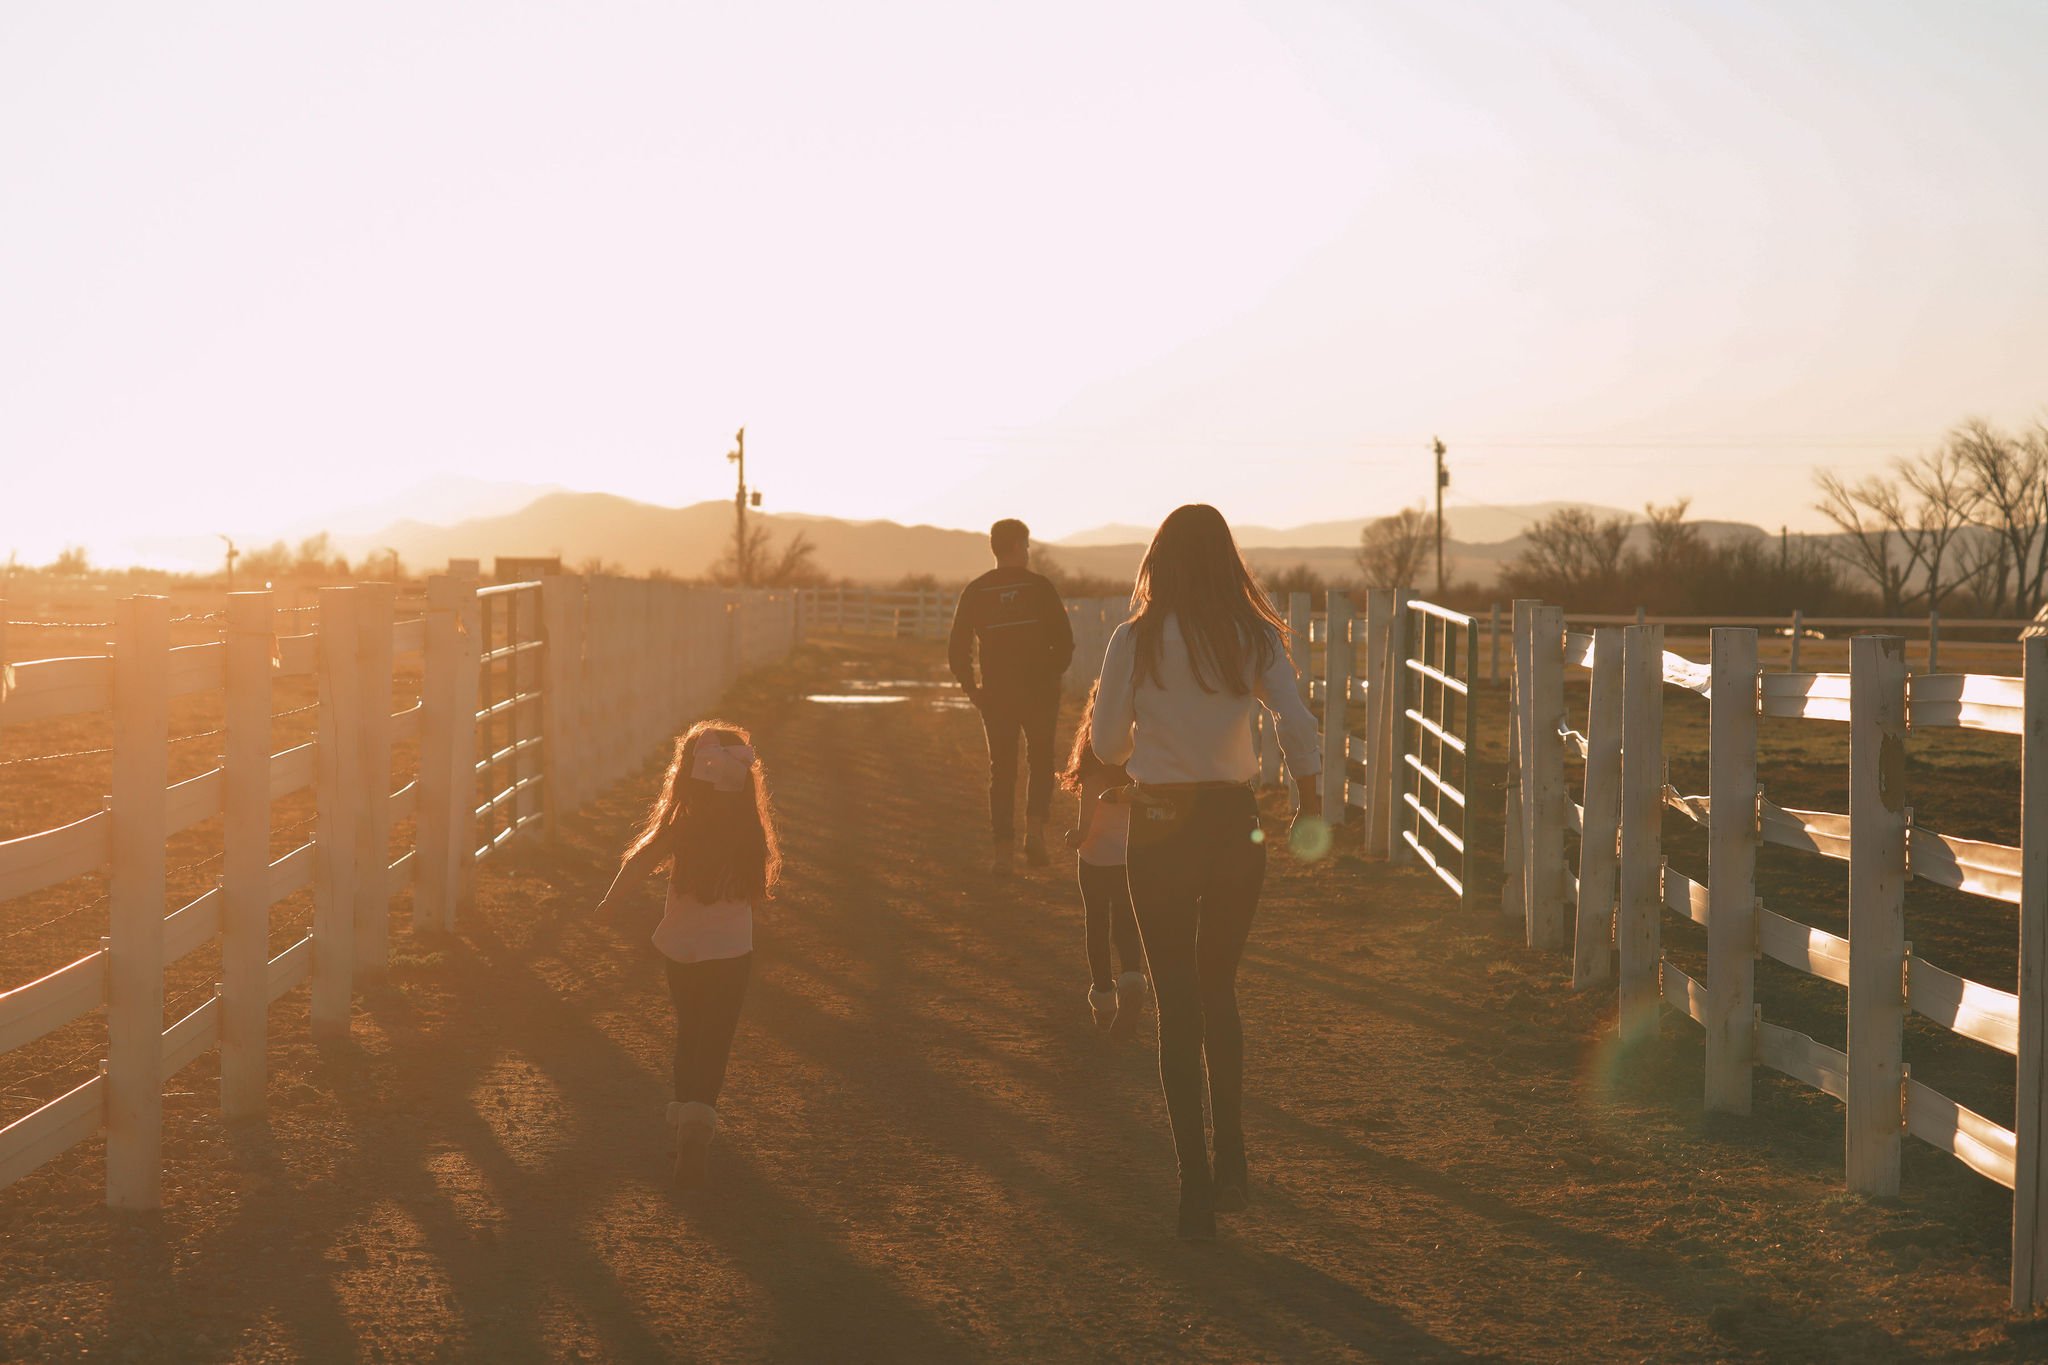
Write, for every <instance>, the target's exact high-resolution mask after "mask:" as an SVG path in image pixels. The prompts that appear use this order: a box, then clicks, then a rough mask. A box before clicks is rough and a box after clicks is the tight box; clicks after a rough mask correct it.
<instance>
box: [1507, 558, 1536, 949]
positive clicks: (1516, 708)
mask: <svg viewBox="0 0 2048 1365" xmlns="http://www.w3.org/2000/svg"><path fill="white" fill-rule="evenodd" d="M1533 605H1535V604H1534V603H1533V602H1532V601H1530V600H1529V599H1527V598H1517V599H1516V600H1515V601H1514V603H1513V604H1512V605H1511V606H1510V608H1509V611H1510V619H1509V630H1510V632H1511V636H1510V640H1509V649H1510V653H1509V656H1508V757H1507V780H1506V782H1505V783H1503V784H1502V791H1503V793H1504V796H1505V799H1504V800H1503V801H1502V803H1501V820H1500V827H1501V838H1500V863H1501V875H1500V912H1501V913H1502V914H1503V915H1506V916H1507V917H1508V918H1510V919H1517V920H1521V921H1523V922H1524V923H1525V924H1526V923H1527V922H1528V907H1527V904H1526V896H1525V892H1524V887H1523V882H1524V880H1525V878H1526V877H1527V876H1528V874H1527V872H1525V871H1524V870H1523V862H1524V860H1523V856H1522V825H1523V818H1524V815H1525V812H1524V811H1523V809H1522V794H1523V793H1522V772H1523V769H1524V768H1525V767H1526V765H1527V757H1526V755H1525V753H1524V751H1523V744H1522V685H1523V681H1524V679H1526V678H1527V677H1528V672H1529V669H1528V665H1527V663H1525V662H1524V660H1523V654H1524V649H1523V645H1522V641H1523V639H1524V638H1525V637H1526V636H1527V634H1528V631H1529V622H1528V616H1529V608H1530V607H1531V606H1533Z"/></svg>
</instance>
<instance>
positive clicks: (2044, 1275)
mask: <svg viewBox="0 0 2048 1365" xmlns="http://www.w3.org/2000/svg"><path fill="white" fill-rule="evenodd" d="M2022 649H2023V652H2024V655H2025V660H2026V663H2025V670H2026V712H2025V716H2026V719H2025V722H2024V725H2023V727H2022V728H2023V738H2022V740H2021V748H2020V973H2019V994H2020V1027H2019V1060H2018V1069H2017V1072H2016V1075H2015V1084H2014V1087H2013V1089H2014V1091H2015V1105H2014V1108H2015V1115H2014V1122H2013V1139H2014V1140H2013V1203H2012V1306H2013V1311H2015V1312H2021V1313H2023V1312H2027V1311H2029V1310H2030V1309H2032V1308H2033V1307H2034V1306H2035V1305H2036V1304H2038V1303H2040V1302H2042V1301H2043V1300H2044V1299H2048V638H2041V637H2037V638H2035V639H2031V640H2027V641H2024V642H2023V644H2022Z"/></svg>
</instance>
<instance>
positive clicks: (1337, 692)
mask: <svg viewBox="0 0 2048 1365" xmlns="http://www.w3.org/2000/svg"><path fill="white" fill-rule="evenodd" d="M1350 699H1351V594H1350V593H1348V592H1346V591H1344V590H1343V589H1342V588H1332V589H1330V592H1329V596H1328V597H1327V599H1325V605H1324V607H1323V818H1324V819H1325V820H1328V821H1329V822H1330V824H1331V826H1332V827H1335V826H1338V825H1341V824H1343V823H1344V817H1345V815H1346V814H1347V813H1348V812H1347V810H1346V807H1345V804H1344V776H1345V773H1346V771H1347V770H1348V768H1349V764H1350V759H1349V757H1348V756H1347V755H1346V754H1345V751H1344V744H1345V739H1346V737H1347V735H1348V733H1349V729H1348V726H1347V724H1346V720H1347V712H1348V709H1349V708H1348V703H1349V702H1350Z"/></svg>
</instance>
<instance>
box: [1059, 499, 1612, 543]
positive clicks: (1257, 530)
mask: <svg viewBox="0 0 2048 1365" xmlns="http://www.w3.org/2000/svg"><path fill="white" fill-rule="evenodd" d="M1572 506H1585V507H1586V510H1587V511H1589V512H1591V513H1593V514H1594V515H1595V516H1599V517H1621V516H1629V515H1631V514H1630V513H1627V512H1622V511H1619V510H1618V509H1616V508H1612V507H1593V506H1590V505H1588V504H1574V503H1568V502H1534V503H1528V504H1526V505H1523V506H1519V507H1447V508H1445V509H1444V537H1445V539H1446V540H1457V541H1463V542H1467V543H1470V544H1475V545H1486V544H1493V543H1495V542H1498V541H1503V540H1513V539H1515V538H1516V537H1517V536H1519V535H1521V534H1522V533H1523V532H1524V531H1527V530H1528V529H1529V528H1530V527H1531V526H1534V525H1535V524H1536V523H1537V522H1539V521H1541V520H1543V518H1545V517H1547V516H1549V515H1550V514H1551V513H1552V512H1555V511H1557V510H1558V509H1559V508H1561V507H1572ZM1377 520H1379V518H1378V517H1350V518H1346V519H1345V520H1342V521H1316V522H1310V523H1309V524H1308V525H1306V526H1290V527H1284V528H1275V527H1271V526H1236V527H1233V528H1232V529H1233V530H1234V531H1235V532H1236V533H1237V543H1238V544H1239V545H1240V546H1242V547H1244V548H1245V549H1248V550H1251V549H1301V548H1309V547H1318V546H1332V545H1347V546H1348V545H1356V544H1357V543H1358V536H1359V533H1360V532H1361V531H1363V530H1364V529H1365V528H1366V527H1367V526H1368V525H1370V524H1371V523H1373V522H1375V521H1377ZM1152 529H1153V528H1152V527H1150V526H1132V525H1128V524H1112V525H1108V526H1097V527H1095V528H1094V529H1092V530H1088V531H1079V532H1076V533H1075V534H1073V535H1071V536H1065V537H1063V538H1061V539H1060V540H1057V541H1055V542H1053V543H1054V544H1056V545H1063V546H1070V547H1076V548H1080V547H1089V546H1097V545H1143V544H1145V543H1146V542H1148V541H1150V540H1151V539H1152Z"/></svg>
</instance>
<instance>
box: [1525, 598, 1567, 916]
mask: <svg viewBox="0 0 2048 1365" xmlns="http://www.w3.org/2000/svg"><path fill="white" fill-rule="evenodd" d="M1528 690H1529V698H1528V700H1527V702H1525V703H1524V705H1523V708H1522V719H1523V720H1524V721H1525V722H1527V726H1528V729H1527V735H1528V737H1527V739H1525V740H1524V741H1523V747H1522V752H1523V753H1524V755H1526V756H1527V758H1528V763H1529V766H1528V767H1527V768H1526V769H1525V770H1524V771H1523V773H1522V784H1523V789H1524V792H1525V795H1524V797H1523V801H1524V808H1525V809H1526V810H1527V811H1529V821H1528V827H1527V828H1526V829H1524V830H1523V845H1522V850H1523V852H1522V858H1523V864H1524V866H1525V867H1526V868H1527V875H1528V892H1527V895H1528V916H1529V922H1528V933H1527V938H1528V943H1529V946H1530V947H1531V948H1547V949H1550V950H1551V951H1553V952H1561V951H1564V950H1565V949H1567V948H1569V947H1570V944H1569V943H1568V942H1567V932H1566V927H1565V920H1564V888H1565V877H1566V870H1565V861H1564V836H1565V818H1564V813H1565V803H1566V800H1567V798H1566V796H1565V789H1564V736H1563V735H1562V734H1561V733H1560V731H1561V730H1562V729H1563V727H1564V608H1563V607H1553V606H1549V605H1547V604H1539V605H1535V606H1532V607H1531V608H1530V610H1529V688H1528Z"/></svg>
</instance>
